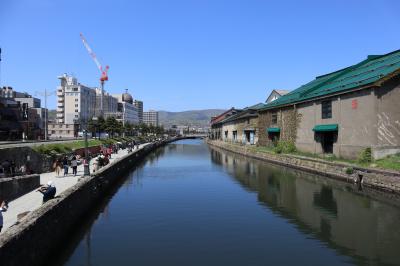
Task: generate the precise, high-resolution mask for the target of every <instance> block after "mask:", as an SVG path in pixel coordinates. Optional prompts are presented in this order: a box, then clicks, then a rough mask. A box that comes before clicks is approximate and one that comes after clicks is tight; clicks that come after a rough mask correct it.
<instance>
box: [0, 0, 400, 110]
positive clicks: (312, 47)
mask: <svg viewBox="0 0 400 266" xmlns="http://www.w3.org/2000/svg"><path fill="white" fill-rule="evenodd" d="M399 10H400V1H396V0H393V1H385V0H377V1H369V0H360V1H350V0H347V1H345V0H337V1H266V0H242V1H235V0H229V1H228V0H227V1H222V0H193V1H190V0H168V1H167V0H165V1H152V0H147V1H145V0H143V1H135V0H132V1H122V0H113V1H83V0H68V1H64V0H37V1H34V0H29V1H28V0H0V47H1V48H2V50H3V54H2V59H3V61H2V65H1V81H0V85H1V86H4V85H8V86H12V87H14V88H15V89H16V90H18V91H27V92H29V93H31V94H34V93H35V91H40V90H44V88H47V89H49V90H55V89H56V87H57V85H58V79H57V76H58V75H60V74H62V73H70V74H74V75H75V76H76V77H77V78H78V80H79V81H80V82H81V83H83V84H85V85H88V86H97V85H98V78H99V73H98V70H97V68H96V66H95V64H94V63H93V62H92V60H91V58H90V57H89V55H88V54H87V52H86V50H85V48H84V47H83V45H82V42H81V40H80V37H79V33H80V32H82V33H83V34H84V35H85V36H86V39H87V40H88V42H89V44H90V45H91V47H92V48H93V50H94V51H95V52H96V54H97V55H98V57H99V59H100V61H101V62H102V63H103V64H104V65H106V64H108V65H109V66H110V71H109V77H110V80H109V82H108V83H107V84H106V90H107V91H108V92H111V93H121V92H123V91H124V90H125V89H128V90H129V92H130V93H131V94H132V95H133V96H134V98H136V99H141V100H143V101H144V105H145V109H146V110H147V109H156V110H169V111H182V110H193V109H203V108H229V107H231V106H235V107H245V106H248V105H252V104H255V103H258V102H263V101H265V99H266V97H267V95H268V94H269V92H270V91H271V90H272V89H290V90H292V89H295V88H297V87H299V86H300V85H302V84H304V83H306V82H308V81H310V80H311V79H313V78H314V77H315V76H317V75H321V74H324V73H327V72H331V71H334V70H337V69H339V68H342V67H345V66H348V65H351V64H354V63H356V62H358V61H360V60H363V59H364V58H365V57H366V56H367V55H368V54H381V53H387V52H390V51H393V50H397V49H400V35H399V34H398V33H399V31H398V30H399V26H400V17H399V16H398V11H399ZM55 106H56V99H55V97H51V98H50V99H49V107H50V108H55Z"/></svg>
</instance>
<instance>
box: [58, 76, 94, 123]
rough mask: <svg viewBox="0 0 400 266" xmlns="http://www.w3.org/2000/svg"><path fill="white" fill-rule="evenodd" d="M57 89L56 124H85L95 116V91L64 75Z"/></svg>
mask: <svg viewBox="0 0 400 266" xmlns="http://www.w3.org/2000/svg"><path fill="white" fill-rule="evenodd" d="M58 78H59V79H60V81H61V84H60V86H59V87H58V88H57V120H56V122H57V123H58V124H69V125H71V124H82V123H83V124H85V123H86V122H87V121H88V120H89V119H90V118H92V117H93V116H95V110H96V90H94V89H93V88H90V87H87V86H84V85H82V84H80V83H78V80H77V79H76V78H75V77H72V76H68V75H67V74H64V75H62V76H59V77H58Z"/></svg>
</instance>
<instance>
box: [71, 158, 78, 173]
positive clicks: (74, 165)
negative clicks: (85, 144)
mask: <svg viewBox="0 0 400 266" xmlns="http://www.w3.org/2000/svg"><path fill="white" fill-rule="evenodd" d="M71 167H72V174H73V175H74V176H76V174H77V172H78V171H77V169H78V161H77V160H76V157H75V156H73V157H72V160H71Z"/></svg>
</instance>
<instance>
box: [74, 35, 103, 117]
mask: <svg viewBox="0 0 400 266" xmlns="http://www.w3.org/2000/svg"><path fill="white" fill-rule="evenodd" d="M80 36H81V39H82V42H83V45H84V46H85V48H86V50H87V51H88V53H89V55H90V57H92V59H93V61H94V62H95V63H96V65H97V68H98V69H99V70H100V73H101V76H100V85H101V87H100V89H101V95H100V102H101V103H100V116H103V95H104V82H105V81H107V80H108V69H109V68H110V67H109V66H105V68H103V67H102V65H101V64H100V62H99V60H97V57H96V54H95V53H94V52H93V50H92V48H90V46H89V44H88V43H87V41H86V39H85V37H84V36H83V34H82V33H81V34H80Z"/></svg>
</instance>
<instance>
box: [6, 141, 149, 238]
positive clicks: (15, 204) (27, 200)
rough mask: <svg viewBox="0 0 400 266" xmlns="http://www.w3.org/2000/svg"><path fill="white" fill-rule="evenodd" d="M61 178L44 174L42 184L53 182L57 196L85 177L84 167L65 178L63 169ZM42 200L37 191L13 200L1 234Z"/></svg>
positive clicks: (51, 174) (121, 151) (119, 152)
mask: <svg viewBox="0 0 400 266" xmlns="http://www.w3.org/2000/svg"><path fill="white" fill-rule="evenodd" d="M146 145H147V143H146V144H142V145H140V148H142V147H144V146H146ZM126 154H128V150H127V149H125V150H119V151H118V154H113V155H112V156H111V159H110V163H113V161H114V160H115V159H117V158H121V157H122V156H124V155H126ZM93 162H94V160H92V161H91V165H90V172H92V171H93ZM60 174H61V175H60V176H57V175H56V173H55V172H50V173H43V174H40V184H47V182H48V181H50V180H51V181H53V184H54V185H55V187H56V189H57V193H56V196H57V195H59V194H60V193H62V192H63V191H65V190H66V189H68V188H70V187H72V186H73V185H75V184H76V183H77V181H78V178H79V177H81V176H82V175H83V165H79V166H78V175H77V176H73V175H72V168H71V167H70V168H69V169H68V175H67V176H64V175H63V174H64V170H63V169H62V171H61V173H60ZM42 200H43V195H42V193H40V192H37V191H36V189H35V190H33V191H31V192H29V193H27V194H25V195H23V196H21V197H19V198H17V199H15V200H13V201H10V202H9V204H8V206H9V207H8V210H7V211H6V212H3V218H4V219H3V220H4V224H3V229H2V231H1V232H4V231H5V230H7V228H9V227H10V226H12V225H14V224H15V223H16V222H17V215H18V214H20V213H23V212H27V211H33V210H35V209H37V208H39V207H40V206H41V205H42Z"/></svg>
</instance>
